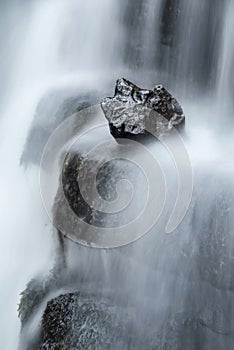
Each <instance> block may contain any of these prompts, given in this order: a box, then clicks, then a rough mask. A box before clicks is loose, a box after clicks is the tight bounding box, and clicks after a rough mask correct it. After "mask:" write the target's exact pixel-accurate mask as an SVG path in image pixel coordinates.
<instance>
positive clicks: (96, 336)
mask: <svg viewBox="0 0 234 350" xmlns="http://www.w3.org/2000/svg"><path fill="white" fill-rule="evenodd" d="M133 320H134V315H133V314H132V315H131V313H130V312H129V310H125V309H124V308H123V307H121V306H116V305H112V304H111V303H110V301H108V300H96V301H94V300H93V299H92V298H89V297H88V296H87V297H83V296H81V295H80V294H79V293H78V292H77V293H67V294H64V295H60V296H58V297H57V298H54V299H52V300H50V301H49V302H48V303H47V307H46V309H45V312H44V314H43V318H42V342H41V345H40V346H39V349H40V350H45V349H51V350H52V349H64V350H73V349H74V350H75V349H76V350H78V349H85V350H89V349H90V350H91V349H92V350H94V349H100V350H107V349H108V350H111V349H116V350H117V349H132V347H128V343H129V341H130V340H131V339H130V338H131V333H129V332H130V330H131V328H132V322H133ZM130 343H131V341H130Z"/></svg>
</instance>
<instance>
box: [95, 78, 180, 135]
mask: <svg viewBox="0 0 234 350" xmlns="http://www.w3.org/2000/svg"><path fill="white" fill-rule="evenodd" d="M101 106H102V109H103V112H104V114H105V116H106V118H107V120H108V122H109V126H110V131H111V134H112V135H113V136H114V137H116V138H118V137H129V136H131V137H132V136H133V137H136V136H139V135H140V136H142V135H148V134H149V132H148V131H147V123H148V122H150V125H151V127H150V129H151V130H150V131H152V132H153V133H156V134H157V135H161V134H165V133H168V132H169V131H170V130H171V129H172V128H173V127H175V128H177V129H181V128H183V127H184V124H185V116H184V113H183V110H182V108H181V106H180V105H179V103H178V102H177V100H176V99H175V98H174V97H173V96H172V95H171V94H170V93H169V92H168V91H167V90H166V89H165V87H164V86H162V85H157V86H155V88H154V89H153V90H146V89H141V88H139V87H138V86H136V85H134V84H133V83H131V82H129V81H128V80H126V79H124V78H122V79H118V80H117V82H116V87H115V95H114V97H107V98H105V99H104V100H103V101H102V103H101ZM152 112H157V113H152Z"/></svg>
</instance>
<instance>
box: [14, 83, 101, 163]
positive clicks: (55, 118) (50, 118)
mask: <svg viewBox="0 0 234 350" xmlns="http://www.w3.org/2000/svg"><path fill="white" fill-rule="evenodd" d="M100 96H103V95H102V93H101V92H98V91H87V92H84V91H77V90H75V91H74V90H71V89H68V90H63V89H60V90H59V89H58V90H52V91H49V92H47V93H46V94H45V95H44V96H43V97H42V98H41V100H40V101H39V103H38V106H37V108H36V111H35V116H34V119H33V122H32V124H31V127H30V130H29V133H28V136H27V140H26V143H25V146H24V149H23V154H22V156H21V159H20V163H21V165H24V166H27V165H29V164H36V165H38V164H40V160H41V156H42V152H43V148H44V147H45V145H46V143H47V141H48V139H49V137H50V135H51V134H52V132H53V131H54V130H55V129H56V128H57V126H58V125H59V124H60V123H62V122H63V121H64V120H65V119H66V118H68V117H70V116H71V115H72V114H74V113H77V112H79V111H80V110H82V109H84V108H87V107H89V106H91V105H94V104H96V103H98V101H99V100H100Z"/></svg>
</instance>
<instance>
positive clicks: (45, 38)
mask: <svg viewBox="0 0 234 350" xmlns="http://www.w3.org/2000/svg"><path fill="white" fill-rule="evenodd" d="M233 19H234V2H233V1H232V0H223V1H222V2H220V1H219V0H206V1H204V0H196V1H194V0H156V1H152V0H145V1H140V0H134V1H133V0H127V1H125V0H120V1H113V0H111V1H110V0H102V1H100V0H87V1H85V2H84V1H81V0H70V1H66V0H49V1H48V0H47V1H45V0H43V1H33V0H31V1H26V0H8V1H2V2H1V4H0V28H1V33H0V45H1V57H0V74H1V86H0V111H1V116H0V159H1V164H2V167H1V173H0V193H1V198H0V212H1V224H2V225H1V227H2V229H1V242H2V243H1V254H0V265H1V271H0V283H1V299H0V310H1V315H0V344H1V345H2V348H3V349H4V350H15V349H17V346H18V343H19V334H20V321H19V319H18V318H17V303H18V302H19V293H20V292H21V291H22V290H23V289H24V288H25V285H26V283H27V282H28V281H29V280H30V279H31V278H33V277H34V276H36V275H37V274H39V273H41V272H46V271H49V269H50V268H51V267H52V265H53V263H54V259H55V257H56V252H55V241H56V239H55V236H56V234H55V232H54V229H53V227H52V224H51V222H50V220H49V218H48V217H47V215H46V212H45V211H44V208H43V205H42V202H41V197H40V188H39V182H38V172H39V170H38V165H36V164H31V163H32V162H31V163H30V161H29V162H28V163H29V164H28V165H27V169H25V168H24V167H23V166H20V158H21V155H22V153H23V150H24V145H25V140H26V138H27V134H28V132H29V130H30V126H31V124H32V122H33V119H34V116H35V114H37V118H38V119H37V123H38V125H40V123H42V116H41V122H40V115H43V116H44V119H43V123H44V124H43V125H47V124H46V123H47V120H48V119H49V118H50V114H51V110H53V108H56V104H57V103H58V104H59V103H60V104H61V102H62V101H61V99H64V98H67V97H70V95H71V96H72V97H74V96H76V94H78V93H81V94H83V93H85V94H87V91H88V92H89V91H99V94H100V95H101V97H104V96H106V95H105V94H106V93H108V94H112V91H113V87H114V83H115V80H116V79H117V78H119V77H121V76H125V77H126V78H128V79H129V80H132V81H134V82H135V83H136V84H138V85H139V86H142V87H145V88H151V87H153V86H154V85H155V84H158V83H162V84H164V85H165V86H166V87H167V88H168V89H169V90H170V91H171V92H172V93H173V94H174V95H175V96H176V97H177V99H178V100H179V101H180V103H181V104H182V106H183V108H184V112H185V115H186V120H187V122H186V125H187V126H186V141H185V142H186V146H187V149H188V152H189V154H190V157H191V163H192V166H193V170H194V196H193V198H192V203H191V206H190V208H189V211H188V213H187V216H186V217H185V219H184V221H183V222H182V224H181V225H180V226H179V227H178V228H177V230H176V231H175V233H174V234H173V235H172V236H170V237H167V236H164V234H160V235H159V236H157V242H156V244H155V238H154V237H155V236H154V234H153V233H152V232H151V234H149V235H147V236H145V238H144V239H143V240H142V241H139V242H137V243H136V244H135V245H132V246H131V247H130V248H128V249H129V250H128V251H127V250H126V251H125V250H124V249H123V250H121V253H119V252H118V251H114V252H102V253H96V252H94V253H93V255H92V257H90V251H89V250H86V249H87V248H84V247H82V248H77V246H76V245H74V244H73V243H68V242H67V246H68V247H67V252H68V265H69V266H70V268H71V269H75V268H76V266H77V264H79V266H80V269H81V270H83V271H85V274H84V277H83V280H85V277H87V276H88V275H90V274H92V272H93V274H94V275H96V274H99V273H100V274H104V275H103V276H102V277H101V276H100V280H101V281H102V283H103V289H108V288H109V289H111V288H113V286H115V288H116V289H117V290H118V288H119V286H118V288H117V284H118V283H120V284H121V283H122V285H123V287H122V288H120V289H122V291H121V293H123V294H124V293H125V297H126V298H127V300H130V299H131V298H132V299H133V300H134V302H133V303H135V305H137V306H139V309H138V312H139V314H140V312H142V309H141V307H140V306H142V305H144V307H145V313H144V314H143V315H142V320H143V321H142V322H140V325H138V326H140V327H141V328H142V329H143V328H144V326H143V325H144V320H145V319H147V317H148V318H151V324H153V325H154V327H155V328H156V329H158V330H159V329H161V333H160V336H159V338H160V337H161V338H160V342H161V343H160V344H161V347H160V349H171V348H170V347H168V348H167V347H166V346H167V345H166V344H167V341H166V340H165V339H167V338H168V342H170V337H172V338H173V337H174V338H173V339H174V340H173V341H174V342H175V343H174V344H175V348H174V349H178V350H179V349H182V348H183V349H198V348H199V349H213V348H214V344H216V348H217V349H218V350H219V349H220V350H222V349H225V350H226V349H227V350H229V349H230V350H231V348H232V344H233V342H232V341H233V332H234V303H233V300H234V299H233V290H234V266H233V261H234V260H233V259H234V255H233V254H234V237H233V235H234V231H233V224H234V223H233V215H232V213H233V209H234V202H233V194H234V187H233V179H234V177H233V174H234V163H233V151H234V143H233V130H232V123H233V122H232V119H233V118H232V114H233V98H234V93H233V88H234V68H233V64H234V44H233V35H234V25H233V23H234V20H233ZM58 91H60V92H59V93H58V94H57V92H58ZM54 92H55V98H54V100H53V101H52V102H51V105H50V103H49V102H48V103H47V102H46V103H44V104H42V107H41V109H39V112H38V104H39V103H40V101H42V99H43V98H44V97H45V96H48V94H51V96H54V95H53V93H54ZM103 94H104V95H103ZM49 96H50V95H49ZM45 101H49V99H48V98H47V99H46V100H45ZM36 111H37V112H36ZM40 113H41V114H40ZM46 118H47V119H46ZM51 123H52V124H51V125H52V127H53V122H51ZM48 124H49V122H48ZM54 125H55V124H54ZM45 128H46V126H45ZM30 147H32V148H33V147H36V145H33V144H31V145H30ZM29 153H30V152H29ZM35 163H36V162H35ZM173 174H174V173H173ZM174 175H175V174H174ZM174 175H173V176H174ZM173 200H174V198H173ZM169 205H170V203H169ZM165 215H166V214H165ZM164 219H165V218H163V220H164ZM161 225H163V221H162V223H161ZM152 242H153V243H152ZM77 249H79V251H80V253H79V254H80V255H79V257H78V258H77V253H76V250H77ZM126 254H127V255H129V259H130V260H129V261H130V262H129V265H128V273H126V271H124V266H123V264H121V256H125V255H126ZM123 259H124V258H123ZM86 261H89V264H88V265H87V264H86ZM100 261H101V263H100ZM99 263H100V264H101V265H100V269H99V267H97V268H96V269H95V273H94V271H93V269H94V266H96V265H97V264H99ZM125 267H126V266H125ZM85 269H86V270H85ZM136 274H137V277H136ZM118 278H119V280H118ZM87 280H88V277H87ZM94 280H95V279H94ZM129 285H130V286H131V287H128V286H129ZM124 286H126V287H124ZM116 294H118V293H116ZM133 295H134V296H133ZM155 295H157V298H155ZM214 305H216V307H214ZM148 308H150V309H151V312H150V313H148V312H147V310H148ZM152 310H153V312H152ZM139 314H138V316H139ZM149 315H150V316H149ZM170 322H171V323H170ZM173 322H174V323H173ZM146 332H148V330H147V329H146V330H143V333H146ZM151 332H153V328H152V330H150V331H149V333H150V334H151ZM175 333H176V334H177V336H175ZM188 334H189V336H188ZM181 339H185V340H184V342H183V341H182V340H181ZM162 344H163V345H162ZM168 344H169V343H168ZM192 344H193V345H192ZM194 344H197V345H196V346H197V348H196V347H195V348H193V347H192V346H194ZM163 346H164V347H163ZM147 349H148V348H147ZM155 349H156V348H155ZM157 349H159V348H157Z"/></svg>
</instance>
